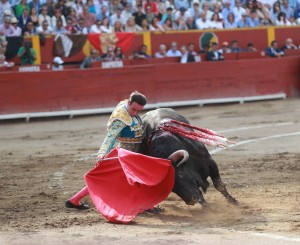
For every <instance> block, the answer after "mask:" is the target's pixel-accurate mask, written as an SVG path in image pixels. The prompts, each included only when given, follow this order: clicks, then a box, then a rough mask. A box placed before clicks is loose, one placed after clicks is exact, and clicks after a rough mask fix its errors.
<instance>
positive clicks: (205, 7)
mask: <svg viewBox="0 0 300 245" xmlns="http://www.w3.org/2000/svg"><path fill="white" fill-rule="evenodd" d="M214 10H215V11H211V10H210V8H209V4H208V2H203V4H202V13H203V14H205V17H206V19H207V20H211V17H212V15H213V14H214V13H216V14H218V15H219V19H221V20H222V14H221V13H220V12H219V5H218V4H216V6H215V9H214Z"/></svg>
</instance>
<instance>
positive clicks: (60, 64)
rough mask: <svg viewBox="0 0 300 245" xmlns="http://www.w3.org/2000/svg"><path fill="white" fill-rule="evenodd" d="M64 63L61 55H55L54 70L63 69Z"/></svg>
mask: <svg viewBox="0 0 300 245" xmlns="http://www.w3.org/2000/svg"><path fill="white" fill-rule="evenodd" d="M63 64H64V61H63V60H62V59H61V58H60V57H58V56H56V57H54V59H53V62H52V71H62V70H63V69H64V66H63Z"/></svg>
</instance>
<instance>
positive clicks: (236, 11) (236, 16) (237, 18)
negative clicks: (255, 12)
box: [233, 7, 246, 23]
mask: <svg viewBox="0 0 300 245" xmlns="http://www.w3.org/2000/svg"><path fill="white" fill-rule="evenodd" d="M233 14H234V20H235V22H236V23H238V22H239V21H240V20H241V19H242V14H246V9H244V8H243V7H239V8H238V7H234V8H233Z"/></svg>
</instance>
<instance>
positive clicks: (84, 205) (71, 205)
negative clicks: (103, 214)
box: [65, 200, 90, 210]
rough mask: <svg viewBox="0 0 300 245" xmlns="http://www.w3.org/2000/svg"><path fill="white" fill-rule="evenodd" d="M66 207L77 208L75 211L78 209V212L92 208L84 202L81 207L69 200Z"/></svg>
mask: <svg viewBox="0 0 300 245" xmlns="http://www.w3.org/2000/svg"><path fill="white" fill-rule="evenodd" d="M65 205H66V207H67V208H75V209H78V210H85V209H89V208H90V207H89V206H88V205H87V204H84V203H82V202H81V203H80V205H75V204H73V203H71V202H70V201H69V200H68V201H66V203H65Z"/></svg>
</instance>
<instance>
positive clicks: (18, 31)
mask: <svg viewBox="0 0 300 245" xmlns="http://www.w3.org/2000/svg"><path fill="white" fill-rule="evenodd" d="M11 25H12V26H13V27H14V28H15V32H14V34H13V36H14V37H20V36H21V35H22V29H21V28H20V27H19V26H18V20H17V18H16V17H12V18H11Z"/></svg>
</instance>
